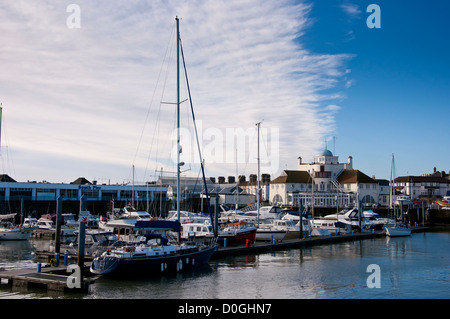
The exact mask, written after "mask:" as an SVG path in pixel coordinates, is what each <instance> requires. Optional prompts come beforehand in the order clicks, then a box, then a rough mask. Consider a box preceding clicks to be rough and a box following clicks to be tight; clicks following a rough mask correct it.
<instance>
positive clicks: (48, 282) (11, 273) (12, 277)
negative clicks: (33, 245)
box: [0, 264, 98, 292]
mask: <svg viewBox="0 0 450 319" xmlns="http://www.w3.org/2000/svg"><path fill="white" fill-rule="evenodd" d="M89 266H90V264H85V269H83V275H84V276H83V280H82V281H81V282H80V285H79V286H80V287H79V288H76V287H73V288H69V285H68V284H67V281H68V278H69V276H70V275H72V273H70V272H68V271H67V268H68V266H65V265H61V266H58V267H55V266H50V267H42V268H41V270H40V272H38V271H37V268H24V269H13V270H6V271H0V278H1V281H2V283H5V281H6V282H7V284H8V285H11V286H12V287H13V289H18V290H27V289H28V288H33V287H34V288H46V289H47V290H53V291H61V292H80V291H81V292H84V291H87V290H88V287H89V285H90V284H92V283H93V282H94V281H95V279H97V278H98V276H95V277H94V276H90V274H89ZM85 274H86V275H85Z"/></svg>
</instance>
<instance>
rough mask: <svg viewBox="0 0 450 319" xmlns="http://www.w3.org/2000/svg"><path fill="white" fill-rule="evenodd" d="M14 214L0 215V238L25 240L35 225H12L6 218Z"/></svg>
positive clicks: (11, 217)
mask: <svg viewBox="0 0 450 319" xmlns="http://www.w3.org/2000/svg"><path fill="white" fill-rule="evenodd" d="M15 216H16V214H8V215H0V240H27V239H28V238H30V237H31V235H32V234H33V230H35V229H36V228H37V226H26V225H14V224H13V223H12V222H10V221H8V219H13V218H14V217H15Z"/></svg>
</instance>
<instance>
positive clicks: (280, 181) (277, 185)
mask: <svg viewBox="0 0 450 319" xmlns="http://www.w3.org/2000/svg"><path fill="white" fill-rule="evenodd" d="M298 160H299V161H298V169H297V170H285V171H283V172H282V174H281V175H280V176H279V177H278V178H276V179H274V180H273V181H271V182H270V200H271V202H272V203H274V204H275V203H277V204H281V205H288V206H300V205H302V206H303V207H305V206H311V205H314V207H336V206H338V207H353V206H357V205H358V204H359V203H362V204H363V205H375V204H377V203H378V195H379V185H378V183H377V181H375V180H374V179H373V178H371V177H369V176H367V175H366V174H364V173H362V172H361V171H359V170H354V169H353V160H352V157H351V156H349V157H348V160H347V162H346V163H339V158H338V156H334V155H333V154H332V153H331V152H330V151H329V150H327V149H325V150H323V152H322V153H321V154H319V155H317V156H315V157H314V161H313V163H303V162H302V158H301V157H299V158H298Z"/></svg>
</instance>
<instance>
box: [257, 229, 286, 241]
mask: <svg viewBox="0 0 450 319" xmlns="http://www.w3.org/2000/svg"><path fill="white" fill-rule="evenodd" d="M286 233H287V231H285V230H257V231H256V240H257V241H270V240H272V239H274V240H276V241H280V240H283V239H284V238H285V237H286Z"/></svg>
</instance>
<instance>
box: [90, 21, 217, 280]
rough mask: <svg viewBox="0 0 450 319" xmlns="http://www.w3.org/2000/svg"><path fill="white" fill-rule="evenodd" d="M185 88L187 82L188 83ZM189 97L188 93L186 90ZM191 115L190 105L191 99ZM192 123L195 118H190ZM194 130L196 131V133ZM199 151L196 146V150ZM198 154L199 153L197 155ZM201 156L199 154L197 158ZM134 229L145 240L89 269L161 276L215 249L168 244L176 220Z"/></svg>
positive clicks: (189, 266) (202, 261)
mask: <svg viewBox="0 0 450 319" xmlns="http://www.w3.org/2000/svg"><path fill="white" fill-rule="evenodd" d="M175 20H176V24H177V35H176V36H177V39H176V41H177V93H178V94H177V96H178V98H177V132H178V134H177V135H178V136H177V150H178V156H177V186H178V188H177V190H178V196H177V213H178V217H180V191H179V190H180V167H181V166H182V163H180V153H181V147H180V120H179V119H180V52H181V54H182V56H183V65H184V67H185V64H184V54H183V49H182V47H181V38H180V31H179V19H178V17H176V19H175ZM185 75H186V81H187V72H186V68H185ZM188 87H189V83H188ZM189 97H190V93H189ZM191 110H192V115H193V116H194V113H193V107H192V100H191ZM194 124H195V118H194ZM196 133H197V132H196ZM199 153H200V149H199ZM200 155H201V154H200ZM201 158H202V157H201V156H200V159H201ZM201 169H202V173H203V182H204V187H205V190H206V197H207V204H208V211H209V212H210V217H211V224H212V225H214V223H213V217H212V215H211V208H210V203H209V195H208V192H207V188H206V180H205V177H204V167H203V162H201ZM134 230H137V231H145V232H146V235H145V237H146V239H147V242H146V243H141V244H137V245H134V246H131V245H130V246H125V247H121V248H119V249H116V250H114V251H112V250H107V251H106V252H104V253H103V254H102V255H101V256H100V257H97V258H95V259H94V260H93V262H92V265H91V267H90V270H91V272H92V273H94V274H100V275H124V276H133V275H145V276H151V275H163V274H167V273H174V272H180V271H186V270H192V269H194V268H197V267H199V266H201V265H204V264H207V263H208V262H209V260H210V259H211V256H212V254H213V253H214V252H215V251H216V249H217V244H216V242H215V241H213V242H212V243H211V244H209V245H202V244H197V243H194V242H181V241H178V242H174V243H172V242H171V241H170V239H169V237H168V234H169V233H170V232H173V231H174V232H177V233H178V234H179V236H178V238H181V235H180V233H181V223H180V220H174V221H170V220H138V221H137V222H136V224H135V226H134ZM214 235H215V236H217V230H214Z"/></svg>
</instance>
